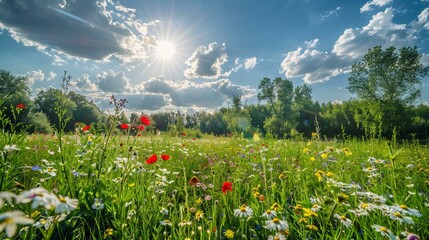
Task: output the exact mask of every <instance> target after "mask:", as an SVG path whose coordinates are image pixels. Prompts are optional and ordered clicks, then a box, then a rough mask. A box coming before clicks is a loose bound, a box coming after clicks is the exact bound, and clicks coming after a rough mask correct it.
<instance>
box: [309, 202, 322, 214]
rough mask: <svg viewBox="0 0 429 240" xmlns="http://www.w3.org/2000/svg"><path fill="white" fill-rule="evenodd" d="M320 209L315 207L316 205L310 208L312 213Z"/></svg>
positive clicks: (317, 206)
mask: <svg viewBox="0 0 429 240" xmlns="http://www.w3.org/2000/svg"><path fill="white" fill-rule="evenodd" d="M321 208H322V207H321V206H319V205H317V204H313V207H311V211H313V212H317V211H319V210H320V209H321Z"/></svg>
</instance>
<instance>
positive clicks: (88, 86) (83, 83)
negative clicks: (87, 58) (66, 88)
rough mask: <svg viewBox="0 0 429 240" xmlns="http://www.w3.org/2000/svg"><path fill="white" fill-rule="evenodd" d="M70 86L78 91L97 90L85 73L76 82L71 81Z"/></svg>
mask: <svg viewBox="0 0 429 240" xmlns="http://www.w3.org/2000/svg"><path fill="white" fill-rule="evenodd" d="M71 85H72V86H73V87H74V88H76V90H78V91H84V92H94V91H97V90H98V88H97V85H96V84H95V83H94V82H93V81H91V80H90V79H89V75H88V74H86V73H84V74H82V75H81V76H80V77H79V78H78V79H77V81H74V80H72V81H71Z"/></svg>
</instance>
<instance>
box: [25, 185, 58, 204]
mask: <svg viewBox="0 0 429 240" xmlns="http://www.w3.org/2000/svg"><path fill="white" fill-rule="evenodd" d="M17 202H19V203H29V202H32V203H31V208H33V209H35V208H37V207H39V206H43V207H44V208H46V209H50V208H52V207H53V206H55V204H56V202H58V198H57V196H55V195H53V194H51V193H49V192H48V190H46V189H44V188H42V187H38V188H33V189H30V190H28V191H24V192H22V193H21V194H20V195H19V196H18V199H17Z"/></svg>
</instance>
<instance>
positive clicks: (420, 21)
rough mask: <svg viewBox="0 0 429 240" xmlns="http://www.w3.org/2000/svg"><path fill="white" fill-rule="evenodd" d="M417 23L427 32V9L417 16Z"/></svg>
mask: <svg viewBox="0 0 429 240" xmlns="http://www.w3.org/2000/svg"><path fill="white" fill-rule="evenodd" d="M417 23H418V24H419V25H421V26H423V27H424V28H425V29H426V30H429V8H425V9H424V10H423V11H422V12H421V13H420V14H419V16H418V20H417Z"/></svg>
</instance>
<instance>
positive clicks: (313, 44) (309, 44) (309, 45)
mask: <svg viewBox="0 0 429 240" xmlns="http://www.w3.org/2000/svg"><path fill="white" fill-rule="evenodd" d="M304 44H305V45H306V46H307V48H315V47H316V46H317V44H319V39H318V38H316V39H313V40H311V41H305V42H304Z"/></svg>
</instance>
